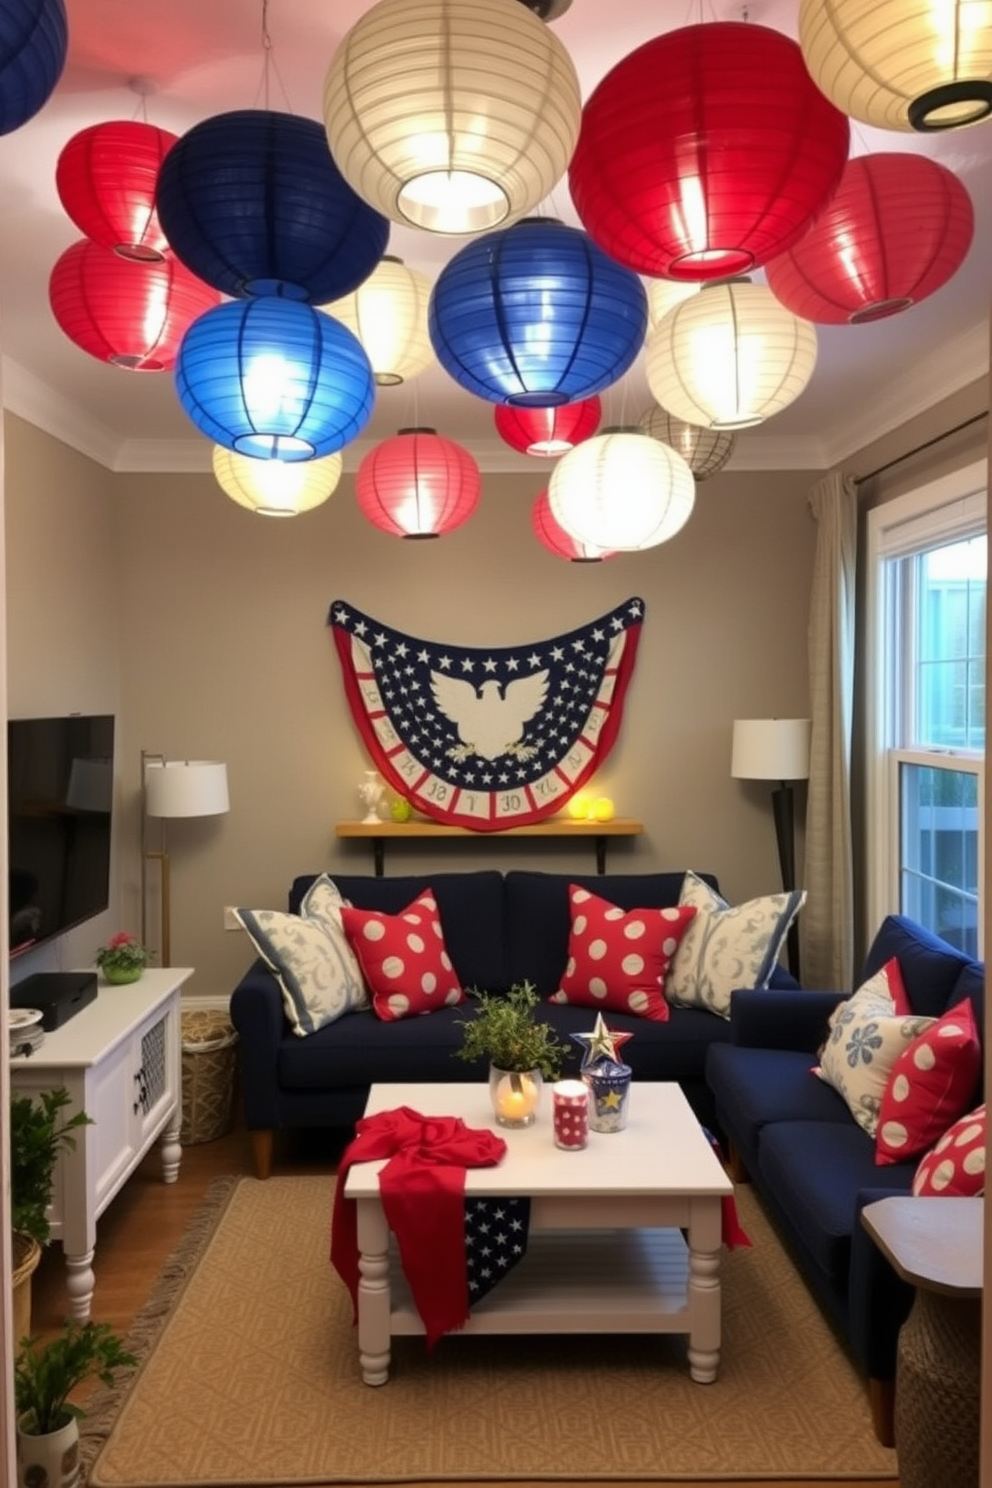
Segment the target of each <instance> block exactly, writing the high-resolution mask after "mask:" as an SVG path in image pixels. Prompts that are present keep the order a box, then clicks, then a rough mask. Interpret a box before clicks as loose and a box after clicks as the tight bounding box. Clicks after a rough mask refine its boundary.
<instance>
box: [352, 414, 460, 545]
mask: <svg viewBox="0 0 992 1488" xmlns="http://www.w3.org/2000/svg"><path fill="white" fill-rule="evenodd" d="M481 489H482V477H481V475H480V473H479V467H478V465H477V464H476V462H475V460H474V459H473V458H472V456H471V455H470V454H469V452H468V450H467V449H464V448H463V447H462V445H460V444H456V443H455V442H454V440H453V439H445V438H443V436H442V435H440V434H438V433H437V431H436V430H435V429H401V430H400V431H399V433H398V434H396V435H394V436H393V438H392V439H384V440H383V441H382V443H381V444H377V445H376V446H375V448H374V449H371V450H369V452H368V454H367V455H366V456H365V457H364V459H363V460H362V462H361V464H360V465H359V467H358V470H357V472H356V474H355V494H356V496H357V497H358V505H359V506H360V507H361V510H362V512H363V514H364V515H365V516H366V517H367V518H368V520H369V521H370V522H371V523H372V524H373V526H375V527H378V528H380V529H381V531H383V532H388V533H390V534H391V535H392V536H394V537H440V536H441V535H442V533H445V532H453V531H454V529H455V528H456V527H460V526H461V524H462V523H463V522H467V521H468V519H469V517H470V516H471V515H472V513H473V512H474V511H475V508H476V506H477V505H478V503H479V493H480V491H481Z"/></svg>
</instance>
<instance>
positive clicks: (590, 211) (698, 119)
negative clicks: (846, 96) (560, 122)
mask: <svg viewBox="0 0 992 1488" xmlns="http://www.w3.org/2000/svg"><path fill="white" fill-rule="evenodd" d="M849 135H850V130H849V125H848V121H847V119H846V117H845V116H844V115H843V114H842V113H841V112H840V110H839V109H837V108H835V107H834V105H833V104H832V103H830V102H828V100H827V99H826V98H825V97H824V95H823V94H822V93H821V92H820V90H819V88H817V86H816V84H815V83H814V82H813V80H812V79H811V77H810V76H809V73H808V72H807V70H806V66H805V63H804V62H803V58H802V53H801V52H800V50H799V47H798V45H797V43H796V42H794V41H792V40H790V39H789V37H787V36H783V35H782V34H781V32H778V31H772V30H769V29H768V28H767V27H765V26H756V25H753V24H750V23H746V22H740V21H714V22H711V23H709V24H707V25H699V26H685V27H682V28H681V29H679V30H676V31H669V32H667V33H666V34H665V35H662V36H657V37H655V38H654V39H653V40H652V41H649V42H647V43H646V44H645V45H644V46H641V47H638V48H637V49H636V50H635V51H633V52H631V53H630V55H629V56H628V57H625V58H624V59H623V61H622V62H619V63H618V64H617V65H616V67H614V68H613V69H612V71H610V72H608V73H607V75H606V77H605V78H603V80H602V82H601V83H600V84H599V86H598V87H597V88H595V89H594V90H593V93H592V94H591V96H590V98H589V100H588V102H587V103H586V106H585V108H584V110H583V116H582V129H581V131H580V134H579V141H578V145H577V146H576V149H575V153H574V154H573V156H572V163H571V165H570V167H569V185H570V187H571V192H572V200H573V202H574V203H575V207H576V210H577V211H578V214H579V216H580V218H581V219H582V223H583V225H584V226H585V228H586V231H587V232H588V233H589V236H590V237H591V238H593V239H595V241H596V242H597V243H598V244H599V246H600V247H601V248H603V249H605V251H606V252H607V253H608V254H610V256H611V257H612V258H615V259H617V260H618V261H619V262H620V263H622V264H626V265H627V266H628V267H629V268H632V269H636V270H637V271H638V273H641V274H651V275H657V276H662V275H663V276H665V277H667V278H669V279H692V280H706V279H723V278H726V277H727V276H728V275H732V274H743V273H747V272H748V271H749V270H751V269H753V268H756V267H758V266H759V265H761V264H764V263H767V262H768V260H769V259H770V258H774V257H775V255H776V254H779V253H782V252H784V251H785V249H786V248H788V247H790V246H791V245H792V243H794V242H795V241H796V239H797V238H798V237H800V236H801V234H802V233H803V232H804V231H805V229H806V227H807V226H808V224H809V223H810V221H811V220H812V218H813V216H814V214H815V213H816V212H818V211H819V210H820V209H821V208H822V207H823V205H824V203H825V202H826V201H827V199H828V197H829V196H830V193H831V192H832V191H833V190H834V188H835V187H836V185H837V183H838V181H839V180H840V175H841V171H842V170H843V168H844V162H845V160H846V159H847V151H848V143H849Z"/></svg>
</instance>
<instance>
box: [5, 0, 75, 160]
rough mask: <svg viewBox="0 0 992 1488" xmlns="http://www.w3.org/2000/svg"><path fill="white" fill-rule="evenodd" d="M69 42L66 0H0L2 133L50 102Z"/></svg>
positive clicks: (17, 127) (8, 131)
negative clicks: (64, 1) (64, 0)
mask: <svg viewBox="0 0 992 1488" xmlns="http://www.w3.org/2000/svg"><path fill="white" fill-rule="evenodd" d="M68 45H69V28H68V25H67V22H66V15H65V5H64V3H63V0H0V134H10V133H11V131H12V130H14V129H20V127H21V125H22V124H26V123H27V121H28V120H29V119H31V118H33V117H34V115H35V114H36V113H37V112H38V110H39V109H40V108H42V107H43V106H44V105H45V104H46V103H47V102H48V100H49V98H50V97H51V96H52V93H53V91H54V89H55V84H56V83H57V82H58V80H59V78H60V77H61V76H62V69H63V68H64V67H65V59H66V52H67V50H68Z"/></svg>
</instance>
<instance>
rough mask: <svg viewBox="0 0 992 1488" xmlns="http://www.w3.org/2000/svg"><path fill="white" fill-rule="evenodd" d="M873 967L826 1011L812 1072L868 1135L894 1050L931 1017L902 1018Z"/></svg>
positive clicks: (873, 1127)
mask: <svg viewBox="0 0 992 1488" xmlns="http://www.w3.org/2000/svg"><path fill="white" fill-rule="evenodd" d="M884 970H885V968H884V967H883V968H882V971H879V972H876V973H875V975H874V976H873V977H871V978H870V979H869V980H868V981H867V982H865V983H864V984H863V985H862V986H861V987H859V988H858V990H857V992H854V993H853V994H852V995H851V996H850V997H848V998H847V999H846V1000H845V1001H844V1002H842V1003H840V1004H839V1006H838V1007H837V1008H836V1009H835V1011H834V1012H833V1013H831V1015H830V1024H829V1027H830V1033H829V1035H828V1037H827V1041H826V1043H825V1044H824V1046H823V1048H822V1049H821V1050H820V1063H819V1064H818V1065H816V1066H814V1068H813V1073H814V1074H815V1075H819V1077H820V1079H821V1080H823V1082H824V1083H825V1084H827V1085H832V1086H833V1088H834V1089H835V1090H836V1091H837V1093H838V1095H841V1096H843V1098H844V1101H845V1102H846V1104H847V1108H848V1110H849V1111H850V1113H851V1115H852V1116H853V1117H854V1119H855V1121H856V1122H857V1123H858V1125H859V1126H860V1127H861V1128H862V1130H864V1131H866V1132H867V1133H868V1135H869V1136H870V1137H873V1136H874V1135H875V1133H876V1132H877V1130H878V1113H879V1110H880V1108H881V1104H882V1096H883V1095H884V1094H885V1089H886V1086H887V1085H888V1083H889V1077H890V1075H891V1074H892V1069H893V1066H894V1065H895V1062H896V1060H897V1059H898V1058H899V1055H900V1054H901V1053H902V1052H903V1050H904V1049H907V1048H908V1047H909V1045H910V1044H911V1043H912V1042H913V1040H914V1039H916V1038H918V1037H919V1035H920V1034H921V1033H924V1032H926V1030H927V1029H928V1028H930V1027H931V1025H932V1024H934V1023H936V1021H937V1020H936V1018H925V1017H922V1016H919V1015H916V1014H914V1015H911V1016H909V1017H901V1016H900V1015H899V1014H897V1013H896V1010H895V1003H894V1002H893V1000H892V998H891V997H890V996H889V994H888V992H887V991H886V990H885V985H884V977H883V973H884Z"/></svg>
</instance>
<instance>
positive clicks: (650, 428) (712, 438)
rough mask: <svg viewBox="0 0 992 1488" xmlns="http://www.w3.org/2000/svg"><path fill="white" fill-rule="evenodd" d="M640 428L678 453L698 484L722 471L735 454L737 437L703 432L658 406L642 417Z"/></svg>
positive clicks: (723, 433)
mask: <svg viewBox="0 0 992 1488" xmlns="http://www.w3.org/2000/svg"><path fill="white" fill-rule="evenodd" d="M638 428H640V429H643V431H644V433H645V434H650V436H651V438H652V439H660V440H661V442H662V444H667V445H668V446H669V447H670V448H671V449H673V450H674V451H675V452H676V454H679V455H681V456H682V458H683V460H684V461H685V463H686V464H687V465H688V467H689V469H690V470H691V471H692V473H693V475H694V476H695V478H696V480H697V481H704V480H706V479H707V477H708V476H711V475H716V473H717V471H718V470H722V469H723V467H724V465H726V463H727V461H728V460H729V459H730V457H731V455H732V454H733V452H734V445H735V444H736V442H737V436H736V434H730V433H727V432H726V431H725V430H723V429H702V428H700V426H699V425H698V424H687V423H686V422H685V420H684V419H677V418H675V417H674V416H673V415H672V414H670V413H669V412H668V410H667V409H665V408H659V407H658V406H657V404H655V406H654V407H653V408H649V409H648V410H647V412H646V413H644V414H642V415H641V418H640V420H639V421H638Z"/></svg>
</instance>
